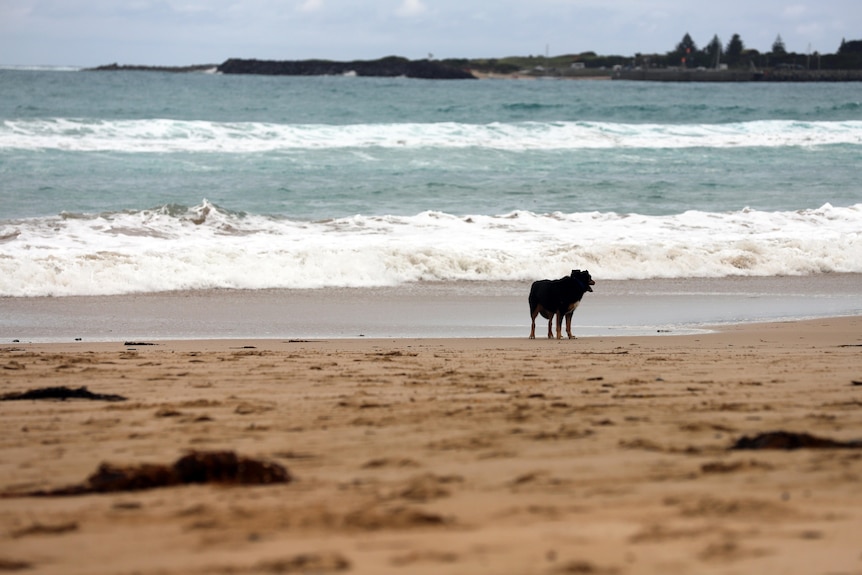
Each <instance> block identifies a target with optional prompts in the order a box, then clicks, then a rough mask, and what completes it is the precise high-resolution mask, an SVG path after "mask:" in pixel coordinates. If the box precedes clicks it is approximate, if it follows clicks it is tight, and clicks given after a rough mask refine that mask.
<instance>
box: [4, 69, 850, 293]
mask: <svg viewBox="0 0 862 575" xmlns="http://www.w3.org/2000/svg"><path fill="white" fill-rule="evenodd" d="M0 80H2V81H0V175H2V184H0V296H2V297H12V298H26V297H40V296H109V295H121V294H146V293H164V292H172V291H204V290H218V289H237V290H268V289H288V290H317V289H331V288H384V287H385V288H392V287H397V286H409V285H412V284H417V283H423V282H424V283H434V282H442V283H463V282H477V283H482V284H483V285H487V282H529V281H531V280H532V279H536V278H540V277H555V276H559V275H563V274H565V273H568V271H569V270H570V269H574V268H588V269H589V270H590V271H591V273H592V274H593V276H594V277H597V278H601V279H602V280H604V281H627V280H647V279H685V278H731V277H750V278H756V277H785V276H796V277H800V276H816V275H823V274H859V273H862V240H860V233H862V186H860V184H859V180H858V172H859V168H860V165H862V160H860V158H862V105H860V99H859V95H858V91H857V90H856V89H855V86H848V85H843V84H833V85H828V86H824V85H775V84H771V85H769V86H766V85H757V84H735V85H720V86H716V85H669V84H660V85H658V84H647V83H636V82H563V81H538V82H529V81H514V80H511V81H508V80H507V81H495V80H487V81H485V80H483V81H478V82H432V81H423V80H408V79H373V78H342V77H339V78H272V77H254V76H248V77H223V76H219V75H211V74H207V75H204V74H160V73H150V72H115V73H103V74H96V73H92V72H86V71H71V70H0Z"/></svg>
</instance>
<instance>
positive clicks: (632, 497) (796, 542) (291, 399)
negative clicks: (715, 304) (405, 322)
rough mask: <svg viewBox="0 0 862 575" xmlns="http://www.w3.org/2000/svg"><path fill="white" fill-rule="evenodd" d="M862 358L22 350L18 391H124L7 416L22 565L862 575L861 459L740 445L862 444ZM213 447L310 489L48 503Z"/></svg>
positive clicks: (10, 383)
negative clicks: (806, 439) (102, 472)
mask: <svg viewBox="0 0 862 575" xmlns="http://www.w3.org/2000/svg"><path fill="white" fill-rule="evenodd" d="M578 313H580V310H579V312H578ZM145 343H154V344H155V345H141V344H145ZM860 354H862V317H858V316H856V317H844V318H833V319H818V320H813V321H799V322H785V323H769V324H750V325H740V326H730V327H724V328H722V329H721V330H718V331H716V332H714V333H698V334H695V335H686V336H676V335H669V336H665V337H602V336H596V337H587V338H580V339H577V340H573V341H570V340H563V341H556V340H553V341H549V340H547V339H539V340H534V341H530V340H528V339H526V338H525V337H518V338H453V339H446V338H441V339H433V338H420V339H410V338H399V339H382V338H381V339H371V338H351V339H328V340H300V339H296V340H289V339H234V340H217V339H208V340H182V341H166V340H165V341H147V340H140V341H136V342H132V341H129V342H123V341H104V342H87V341H84V342H78V343H75V342H71V343H62V344H59V343H51V344H28V343H14V344H7V343H4V344H3V346H2V347H0V394H10V393H15V392H23V391H26V390H28V389H34V388H43V387H49V386H67V387H69V388H77V387H79V386H86V387H87V389H88V390H90V391H92V392H96V393H103V394H111V395H121V396H124V397H125V398H127V399H126V400H125V401H104V400H86V399H69V400H66V401H57V400H18V401H3V402H0V410H2V418H0V429H2V434H0V438H2V439H0V441H2V451H0V453H2V457H0V491H3V492H4V497H3V499H0V570H7V571H8V570H13V569H21V572H24V573H34V574H35V573H39V574H41V573H46V574H47V573H52V574H62V575H65V574H73V573H81V574H84V573H86V574H91V575H93V574H109V573H110V574H126V573H128V574H131V573H137V574H142V575H149V574H157V573H158V574H168V575H173V574H189V573H191V574H198V573H199V574H203V573H231V574H233V573H303V572H306V573H341V572H344V573H355V574H388V573H410V574H411V575H412V574H417V573H418V574H422V573H435V574H455V573H489V574H491V573H493V574H508V573H511V574H519V575H521V574H530V573H537V574H554V573H600V574H611V573H614V574H635V573H655V574H659V573H661V574H672V573H799V574H806V575H808V574H812V573H815V574H816V573H824V574H825V573H862V546H860V544H859V527H860V525H862V490H860V488H859V485H860V479H862V449H856V448H854V447H855V444H853V443H848V444H847V447H846V448H839V447H835V446H833V447H830V448H826V449H815V448H808V447H805V448H801V449H795V450H784V449H764V450H736V449H732V447H733V446H734V445H735V444H736V443H737V442H738V441H739V440H740V439H742V438H744V437H749V438H753V437H755V436H757V435H758V434H760V433H765V432H773V431H788V432H792V433H795V434H810V435H813V436H815V437H817V438H821V439H827V440H833V441H835V442H853V441H856V440H859V439H862V367H860V366H862V361H860V359H862V355H860ZM210 451H229V452H233V453H235V454H237V455H239V456H242V457H249V458H254V459H256V460H259V461H264V462H269V463H272V464H274V465H279V466H283V467H284V468H285V469H286V470H287V471H288V472H289V474H290V477H291V478H292V480H291V481H289V482H287V483H278V484H272V485H262V486H248V485H223V484H218V483H213V484H211V483H205V484H200V485H179V486H177V485H175V486H168V487H162V488H154V489H147V490H138V491H116V492H110V493H96V494H81V495H66V496H60V495H45V492H50V491H51V490H56V489H60V488H64V487H68V486H74V485H80V484H82V483H84V482H86V480H87V478H88V476H90V475H91V474H93V473H94V472H95V471H96V470H97V469H98V468H99V466H100V464H102V463H109V464H112V465H118V466H140V465H143V464H161V465H164V464H170V463H172V462H174V461H175V460H177V458H179V457H181V456H183V455H184V454H187V453H190V452H210ZM28 493H30V494H31V495H29V496H28V495H26V494H28ZM35 493H42V495H41V496H34V495H32V494H35Z"/></svg>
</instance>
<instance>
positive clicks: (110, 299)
mask: <svg viewBox="0 0 862 575" xmlns="http://www.w3.org/2000/svg"><path fill="white" fill-rule="evenodd" d="M529 285H530V282H451V283H447V282H427V283H425V282H420V283H415V284H405V285H401V286H395V287H378V288H323V289H311V290H282V289H269V290H253V291H245V290H201V291H188V292H164V293H146V294H128V295H116V296H65V297H33V298H0V344H3V343H13V342H14V341H13V340H18V341H20V342H26V341H32V342H63V341H75V340H76V339H81V340H84V341H118V340H140V339H142V338H143V339H157V340H174V339H238V338H251V339H261V338H262V339H271V338H276V339H277V338H282V339H333V338H338V339H351V338H437V339H439V338H444V339H445V338H457V337H467V338H487V337H491V338H508V337H512V338H519V337H526V336H527V334H529V327H530V317H529V309H528V306H527V301H526V300H527V294H528V292H529ZM860 301H862V275H860V274H823V275H816V276H788V277H731V278H687V279H666V280H623V281H602V280H600V279H597V285H596V286H595V288H594V292H592V293H588V294H586V296H585V297H584V300H583V303H582V304H581V306H580V307H579V308H578V310H577V311H576V312H575V315H574V318H573V329H574V333H575V335H576V336H578V337H600V336H615V335H652V336H656V335H667V334H673V333H677V334H683V333H702V332H703V331H705V330H708V329H710V326H716V325H718V326H721V325H729V324H746V323H762V322H769V321H785V320H792V319H806V318H813V317H833V316H852V315H859V314H862V307H860V304H859V302H860ZM545 328H546V324H545V323H544V322H543V321H542V320H541V318H539V321H537V329H539V332H540V333H544V332H543V330H544V329H545Z"/></svg>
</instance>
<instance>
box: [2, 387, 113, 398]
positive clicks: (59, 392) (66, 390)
mask: <svg viewBox="0 0 862 575" xmlns="http://www.w3.org/2000/svg"><path fill="white" fill-rule="evenodd" d="M28 399H29V400H35V399H59V400H61V401H65V400H67V399H91V400H95V401H126V398H125V397H123V396H122V395H115V394H112V393H93V392H92V391H90V390H88V389H87V388H86V387H83V386H82V387H74V388H70V387H66V386H57V387H40V388H36V389H29V390H27V391H22V392H17V393H6V394H3V395H0V401H15V400H22V401H24V400H28Z"/></svg>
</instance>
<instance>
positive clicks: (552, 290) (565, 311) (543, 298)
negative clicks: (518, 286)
mask: <svg viewBox="0 0 862 575" xmlns="http://www.w3.org/2000/svg"><path fill="white" fill-rule="evenodd" d="M593 285H596V282H594V281H593V278H592V277H590V272H588V271H586V270H584V271H581V270H572V275H570V276H567V277H564V278H560V279H558V280H539V281H537V282H533V285H532V287H530V318H531V319H532V320H533V324H532V325H531V326H530V339H536V316H537V315H539V314H542V317H543V318H545V319H547V320H548V338H549V339H551V338H553V337H554V334H553V332H552V331H551V322H552V321H553V319H554V316H555V315H556V316H557V339H561V333H560V332H561V331H562V327H563V316H566V333H567V334H568V336H569V339H574V337H575V336H573V335H572V314H573V313H575V309H576V308H577V307H578V304H579V303H581V298H583V297H584V294H585V293H587V292H588V291H593V288H591V287H590V286H593Z"/></svg>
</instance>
